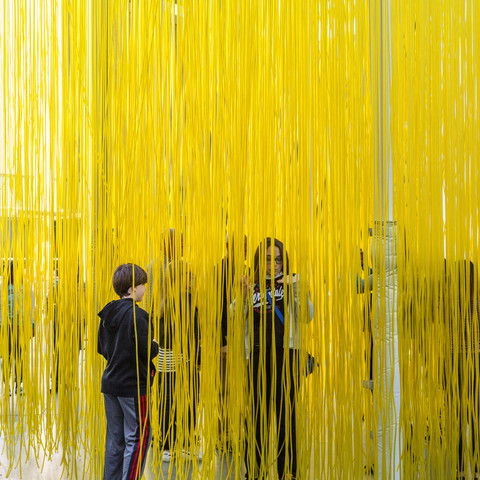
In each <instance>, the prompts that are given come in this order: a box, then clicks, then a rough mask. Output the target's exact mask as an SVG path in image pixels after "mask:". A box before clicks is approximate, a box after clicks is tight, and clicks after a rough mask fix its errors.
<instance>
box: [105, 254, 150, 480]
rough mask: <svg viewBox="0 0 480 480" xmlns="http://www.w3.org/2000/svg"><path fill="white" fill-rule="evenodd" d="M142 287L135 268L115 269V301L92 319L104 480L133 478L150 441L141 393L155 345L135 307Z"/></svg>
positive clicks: (144, 397) (147, 407) (137, 475)
mask: <svg viewBox="0 0 480 480" xmlns="http://www.w3.org/2000/svg"><path fill="white" fill-rule="evenodd" d="M146 283H147V274H146V273H145V271H144V270H143V269H142V268H140V267H139V266H138V265H134V264H131V263H127V264H123V265H120V266H119V267H118V268H117V269H116V270H115V272H114V274H113V288H114V290H115V292H116V293H117V295H118V296H119V297H120V300H114V301H112V302H110V303H108V304H107V305H106V306H105V307H104V308H103V309H102V310H101V311H100V312H99V314H98V316H99V317H100V318H101V321H100V326H99V329H98V353H100V354H101V355H103V356H104V357H105V359H106V360H107V365H106V367H105V370H104V372H103V375H102V393H103V396H104V401H105V414H106V417H107V435H106V440H105V466H104V470H103V478H104V480H117V479H119V480H120V479H122V480H126V479H128V480H136V479H139V478H140V477H141V476H142V473H143V470H144V468H145V460H146V458H147V452H148V447H149V446H150V441H151V437H152V434H151V429H150V419H149V411H150V401H149V398H148V397H147V392H148V395H149V394H150V388H149V387H150V386H151V384H152V381H153V377H154V375H155V367H154V365H153V362H152V359H153V358H154V357H155V356H156V355H157V354H158V343H157V341H156V340H154V339H153V338H152V325H151V323H150V320H149V316H148V313H147V312H146V311H145V310H142V309H141V308H140V307H139V306H137V304H136V302H140V301H141V300H142V298H143V295H144V294H145V290H146V287H145V284H146Z"/></svg>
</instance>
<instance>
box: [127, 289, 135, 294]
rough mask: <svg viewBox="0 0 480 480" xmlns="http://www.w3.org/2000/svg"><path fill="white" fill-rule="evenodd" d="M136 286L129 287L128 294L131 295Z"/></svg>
mask: <svg viewBox="0 0 480 480" xmlns="http://www.w3.org/2000/svg"><path fill="white" fill-rule="evenodd" d="M134 290H135V288H134V287H130V288H129V289H128V294H129V295H131V294H132V293H133V292H134Z"/></svg>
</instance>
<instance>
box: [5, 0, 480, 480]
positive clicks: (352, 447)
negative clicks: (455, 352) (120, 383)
mask: <svg viewBox="0 0 480 480" xmlns="http://www.w3.org/2000/svg"><path fill="white" fill-rule="evenodd" d="M1 10H3V12H2V13H1V14H0V15H1V17H0V29H1V30H0V37H1V40H0V42H1V49H0V55H1V65H2V66H1V68H0V73H1V77H2V83H1V85H2V87H3V91H2V95H0V109H1V112H2V113H1V115H0V119H1V120H0V122H1V123H0V131H1V133H0V135H1V147H2V148H1V159H2V160H1V162H0V169H1V171H0V182H1V190H0V257H1V258H2V262H3V271H2V287H1V319H2V320H1V329H0V352H1V355H2V379H3V382H2V386H1V389H2V392H3V393H2V395H1V397H0V415H1V419H2V422H1V428H2V435H3V436H4V438H5V442H6V448H7V451H8V452H10V454H9V458H10V461H11V463H10V467H11V468H12V467H13V466H14V465H15V463H16V461H17V460H18V458H15V455H14V451H15V449H14V445H15V442H16V441H17V440H18V439H19V438H20V439H21V442H22V444H23V445H24V446H25V448H24V449H22V451H21V456H22V458H24V457H25V458H26V457H28V456H40V454H39V453H38V452H39V451H40V445H42V446H43V447H44V448H46V450H47V451H49V452H52V451H55V450H57V449H58V448H60V447H61V448H62V449H63V451H64V452H65V454H64V455H65V456H64V462H65V468H66V471H67V472H70V473H69V475H72V472H73V471H74V470H75V468H76V467H75V462H76V460H75V459H76V458H77V457H78V456H80V455H82V454H83V453H82V452H83V451H84V452H85V462H84V463H82V464H81V466H80V467H79V468H80V470H82V469H83V471H84V473H85V475H86V478H99V475H100V472H101V469H102V463H103V459H102V457H103V443H104V435H105V422H104V411H103V402H102V398H101V394H100V378H101V373H102V369H103V362H102V360H101V359H100V357H99V355H98V354H97V353H96V333H97V328H98V317H97V316H96V313H97V312H98V311H99V309H100V308H101V307H102V306H103V305H104V304H105V303H106V302H107V301H109V300H111V299H113V298H114V292H113V289H112V287H111V276H112V272H113V270H114V268H115V267H116V266H117V265H118V264H120V263H123V262H127V261H134V262H137V263H139V264H140V265H142V266H143V267H144V268H147V267H149V268H152V269H153V277H152V278H153V288H152V292H153V300H155V298H158V297H159V295H160V291H161V288H160V282H159V279H158V278H157V277H156V276H155V268H158V264H162V262H163V245H164V237H165V234H166V232H167V230H168V229H169V228H174V229H175V230H176V231H177V232H178V233H182V234H183V243H184V252H183V257H184V260H185V261H186V262H187V263H189V264H190V265H191V268H192V270H193V272H194V274H195V283H194V285H195V286H194V291H195V301H196V305H197V306H198V309H199V317H200V322H201V329H202V371H201V384H200V387H199V388H200V404H201V405H202V406H203V409H204V415H203V422H202V423H201V425H199V426H198V429H197V433H198V435H199V436H200V437H201V438H203V444H202V449H203V450H204V456H203V462H202V464H203V467H202V470H201V472H195V473H194V475H195V477H194V478H212V477H211V475H212V471H213V470H212V469H213V468H214V466H213V462H214V458H215V446H216V441H217V432H218V412H219V411H222V410H221V409H220V405H219V402H220V397H219V395H217V394H216V392H218V391H219V389H220V376H219V371H220V357H219V354H218V345H219V336H220V323H219V318H218V315H216V312H217V310H218V301H219V300H218V294H217V292H216V290H217V288H216V279H215V277H214V275H213V274H212V271H213V266H214V265H215V264H217V263H218V262H219V261H220V260H221V258H222V256H224V255H225V253H226V252H225V238H226V235H227V233H228V235H229V238H234V239H235V243H236V244H237V245H241V244H242V243H243V237H244V235H247V237H248V256H247V261H246V265H245V266H244V265H243V258H240V257H237V258H236V262H237V267H238V268H237V269H236V270H237V274H238V275H237V277H238V278H237V277H236V278H235V282H234V285H233V288H234V293H233V294H232V296H233V295H235V296H239V297H240V296H241V281H240V279H241V276H243V275H244V274H248V271H249V270H250V269H251V268H252V265H253V254H254V251H255V248H256V246H257V244H258V243H259V242H260V241H261V240H262V239H263V238H264V237H265V236H267V235H274V236H276V237H278V238H280V239H282V240H283V241H284V243H285V245H286V248H287V250H288V253H289V256H290V259H291V262H292V264H293V269H294V270H295V271H296V272H297V273H298V275H299V278H301V279H302V280H303V282H304V284H305V285H308V288H309V290H310V294H311V298H312V301H313V304H314V310H315V316H314V321H313V322H312V324H310V325H309V326H308V327H307V328H305V329H304V331H303V336H302V349H303V350H304V351H307V350H308V351H310V352H312V353H314V354H315V357H316V359H317V360H318V362H319V366H318V368H317V369H316V370H315V372H314V373H313V374H312V375H310V376H309V377H308V378H304V379H302V383H301V385H299V402H300V405H302V408H299V409H298V414H299V424H300V425H301V428H300V427H299V429H298V430H299V434H298V442H299V452H301V453H300V454H299V455H300V459H301V460H300V461H299V469H300V471H299V474H300V475H301V476H300V478H315V479H317V478H336V477H337V476H339V477H341V478H361V476H362V474H363V471H364V465H369V464H371V463H375V462H376V464H377V465H378V462H379V459H378V453H376V448H375V447H374V446H373V445H371V444H370V440H369V437H370V435H369V432H370V430H375V429H376V428H377V427H378V425H377V424H378V417H380V416H382V415H383V416H384V417H385V416H393V415H394V414H395V412H394V411H393V400H392V398H391V397H390V396H387V397H386V398H381V399H377V400H378V401H374V400H373V397H375V392H374V395H373V397H372V395H371V393H370V392H369V391H368V390H367V389H364V388H362V382H363V380H365V379H366V378H368V375H369V374H368V366H367V363H366V361H365V358H366V351H368V341H369V340H368V339H369V334H368V328H365V323H368V321H367V322H366V317H368V314H367V312H368V311H373V312H377V311H378V312H380V314H375V315H374V314H371V315H370V319H372V318H373V323H374V326H373V329H374V330H375V328H380V327H382V325H384V324H385V322H386V319H388V318H389V316H388V311H389V310H390V309H392V308H393V306H392V305H391V304H390V302H389V301H388V298H386V297H385V295H383V296H382V295H380V296H378V295H375V294H374V295H372V302H373V306H370V307H369V298H370V296H369V295H368V294H364V295H359V294H357V286H356V282H357V280H356V279H357V277H358V276H359V275H360V276H362V275H363V273H362V269H361V265H360V255H359V250H360V248H361V249H363V251H364V263H365V266H364V268H365V271H368V269H369V268H370V267H374V265H373V263H372V258H373V257H374V256H375V255H374V253H375V252H373V249H374V245H375V241H373V240H372V239H371V237H370V236H369V234H368V232H369V228H374V227H375V225H378V222H382V221H384V222H386V221H388V220H395V221H396V232H397V237H396V238H397V279H398V295H397V308H396V309H397V314H398V317H397V318H398V321H399V337H398V341H399V343H398V349H399V360H400V372H401V385H402V396H401V399H402V400H401V409H400V411H397V412H396V415H397V416H398V418H399V426H400V428H401V431H400V429H399V430H398V434H399V435H401V436H402V442H403V443H402V447H401V448H402V459H401V469H400V470H401V471H402V472H403V477H404V478H414V477H413V475H414V473H413V472H417V474H418V476H419V477H418V478H427V474H429V472H430V468H432V469H433V470H434V471H436V472H439V473H438V475H439V477H438V478H442V476H441V475H444V474H445V472H444V469H445V468H447V467H446V465H450V466H451V468H455V465H456V463H455V462H456V454H455V451H456V447H455V445H456V443H457V442H458V432H455V427H454V422H453V420H452V419H453V418H454V417H455V415H456V413H455V412H456V411H457V410H456V407H457V406H458V404H459V403H460V402H463V403H464V404H465V403H468V404H469V405H471V406H472V408H473V406H474V408H475V412H477V415H476V417H475V418H476V419H477V418H478V408H479V407H478V398H479V397H478V392H476V393H475V396H471V395H470V396H468V395H467V394H466V393H465V392H463V393H460V395H459V396H457V397H455V399H454V400H453V402H450V403H449V402H448V401H447V396H448V395H447V393H446V391H445V388H443V387H442V385H443V384H442V382H443V378H444V373H443V372H444V367H443V365H444V363H446V362H447V361H448V359H449V358H451V356H452V352H451V349H450V350H449V348H450V347H449V344H448V341H445V338H446V336H448V333H449V332H450V331H451V325H448V323H446V322H445V321H444V315H443V311H442V308H440V307H439V305H440V304H442V303H443V304H445V305H446V307H445V308H446V309H447V310H448V311H452V312H455V311H456V310H458V307H457V303H458V302H456V301H455V300H454V298H455V295H456V293H455V292H457V296H458V291H459V289H460V290H461V287H462V285H461V282H459V281H458V275H457V271H456V268H457V267H455V264H454V263H451V264H448V265H450V266H449V267H448V268H447V276H448V278H451V282H450V283H449V288H448V289H445V288H444V287H443V281H444V277H445V274H444V273H443V272H444V257H445V256H446V258H447V260H450V261H452V262H453V261H454V260H461V259H468V260H472V261H473V262H474V265H475V267H476V273H477V281H476V283H475V288H476V289H477V292H478V264H479V252H478V250H479V249H478V245H479V243H480V241H479V240H480V239H479V235H480V231H479V230H480V229H479V204H480V198H479V188H480V187H479V185H480V161H479V146H480V128H479V121H478V115H479V107H478V83H477V81H478V78H477V77H478V74H477V72H478V68H479V62H478V45H480V38H479V35H480V33H479V32H480V28H479V20H480V12H479V10H480V6H479V4H478V2H476V1H474V0H466V1H462V2H454V1H448V0H447V1H442V2H438V1H437V0H430V1H423V2H415V1H405V2H385V1H380V0H371V1H358V0H355V1H345V2H343V1H341V2H340V1H334V0H331V1H324V2H323V1H322V2H318V1H312V0H305V1H302V2H291V1H281V2H278V1H270V0H268V1H262V2H255V1H254V2H234V1H228V0H227V1H225V0H223V1H220V0H217V1H215V0H210V1H208V2H179V3H178V5H175V2H173V1H167V0H165V1H163V2H157V1H142V2H137V1H132V2H126V1H125V2H122V1H116V2H115V1H109V2H107V1H93V0H81V1H79V0H70V1H68V2H59V1H57V2H55V1H49V2H43V1H33V0H32V1H28V0H19V1H16V2H12V1H10V0H4V1H3V8H2V9H1ZM175 11H177V12H178V15H177V16H176V17H175ZM374 230H375V229H374ZM176 239H177V245H176V247H177V248H178V247H179V236H177V237H176ZM378 245H379V246H380V251H381V254H380V257H382V255H385V253H386V250H385V249H386V247H385V244H384V242H383V241H382V239H380V241H379V242H378ZM9 259H10V260H13V264H14V269H15V280H14V288H15V290H17V291H18V290H19V289H22V291H23V296H22V297H21V300H18V301H16V302H15V307H14V308H15V312H17V311H18V312H20V315H19V318H20V319H21V320H19V333H18V338H16V340H14V341H17V342H18V344H19V347H20V350H21V355H18V356H17V361H14V360H15V359H14V356H12V355H10V356H9V355H8V350H9V345H8V332H7V328H6V326H7V320H6V319H7V318H8V302H7V290H6V282H5V280H4V278H5V274H6V268H5V265H6V263H7V261H8V260H9ZM156 265H157V267H156ZM452 265H453V266H452ZM55 269H57V270H58V271H57V274H54V271H55ZM385 269H386V267H385V263H380V267H379V268H374V270H373V281H374V285H381V284H382V282H384V281H385ZM54 275H58V288H57V289H54V288H53V287H54V285H55V283H56V282H57V280H55V278H54ZM180 283H181V284H182V285H184V284H185V283H186V277H185V275H184V276H183V277H182V279H181V280H180ZM374 291H375V287H374ZM379 291H382V290H381V289H380V290H379ZM171 295H173V294H171ZM460 295H461V296H462V298H464V297H465V294H464V293H463V294H460ZM439 299H441V300H439ZM151 304H152V299H151V298H149V299H147V301H146V302H145V304H144V305H147V306H150V305H151ZM149 308H150V307H149ZM55 315H56V318H57V319H58V323H57V326H56V328H55V330H56V332H55V334H56V342H55V348H54V341H53V335H54V329H53V326H54V316H55ZM455 318H456V317H455ZM367 320H368V318H367ZM186 321H187V320H186V319H179V322H184V323H185V322H186ZM33 322H34V324H35V335H34V336H33V331H32V323H33ZM453 322H454V325H453V328H456V327H458V325H457V323H455V322H457V320H454V321H453ZM231 324H232V328H231V330H230V332H231V333H229V354H228V359H227V367H228V370H227V371H229V372H235V374H233V375H229V376H228V380H227V383H228V387H229V389H230V394H229V396H227V403H228V411H229V415H228V422H229V423H228V428H229V431H230V435H231V441H232V447H233V455H234V458H236V459H237V460H238V462H236V469H237V472H236V473H237V474H238V473H239V470H238V469H239V468H240V464H241V461H240V460H241V459H242V458H243V457H242V455H243V454H242V441H243V439H244V436H245V431H244V428H243V422H244V414H245V405H246V394H245V392H246V390H245V386H246V383H245V380H244V376H243V375H242V372H244V357H243V353H242V348H243V337H244V331H243V319H242V313H241V312H240V310H239V309H237V310H236V313H235V318H234V319H232V323H231ZM179 327H180V325H179ZM472 334H473V335H474V336H476V338H477V339H478V325H477V326H476V328H475V329H474V331H473V332H472ZM80 344H82V346H83V349H84V350H83V356H82V358H83V361H82V362H81V364H80V368H79V367H78V355H79V352H78V346H79V345H80ZM477 344H478V341H477ZM389 348H390V346H389ZM388 353H389V351H388V350H386V351H385V352H383V353H382V354H383V355H388ZM367 356H368V355H367ZM57 362H58V365H59V368H58V382H59V384H60V385H61V387H60V388H59V392H58V403H57V402H56V398H55V388H51V385H54V383H55V376H56V370H57V369H56V364H57ZM14 370H16V374H17V377H20V376H21V375H22V378H23V396H21V397H20V396H15V395H10V393H11V392H12V391H13V389H14V377H15V374H14ZM468 372H469V373H468V374H469V375H470V376H471V377H469V378H473V375H472V372H473V366H470V367H469V370H468ZM453 376H454V375H453ZM155 385H156V384H155ZM155 385H154V388H153V391H152V397H153V399H152V404H153V409H152V426H153V436H154V442H153V444H152V455H153V462H154V464H155V465H159V463H160V462H161V457H160V456H159V453H160V448H159V445H158V440H156V439H158V438H159V435H158V415H159V410H158V404H159V401H160V399H159V398H158V397H159V393H158V388H157V387H156V386H155ZM449 398H450V397H449ZM472 398H476V399H477V400H476V402H477V403H476V404H475V405H474V404H473V401H472ZM179 405H180V406H179V411H180V412H186V411H187V408H188V396H187V395H185V396H183V397H182V399H180V400H179ZM14 411H17V412H18V417H17V419H18V423H14V418H15V417H14V416H12V412H14ZM182 418H183V417H182ZM182 418H181V419H180V422H182V421H185V420H182ZM362 418H363V419H364V420H365V421H364V422H363V421H362ZM475 421H477V420H475ZM477 431H478V430H477ZM427 432H428V435H427ZM477 435H478V434H477ZM426 438H427V439H428V440H426ZM394 441H396V442H398V441H399V438H393V437H392V438H389V439H387V442H394ZM425 452H426V453H425ZM467 455H469V457H468V458H469V459H470V460H474V458H473V456H472V454H467ZM478 457H479V454H478V453H476V454H475V459H476V460H477V461H479V460H480V459H479V458H478ZM445 458H447V459H448V461H447V462H445ZM43 460H44V459H43V458H42V457H41V458H39V461H40V462H43ZM397 461H400V460H399V459H397ZM449 468H450V467H449ZM392 475H393V474H392ZM392 478H393V477H392Z"/></svg>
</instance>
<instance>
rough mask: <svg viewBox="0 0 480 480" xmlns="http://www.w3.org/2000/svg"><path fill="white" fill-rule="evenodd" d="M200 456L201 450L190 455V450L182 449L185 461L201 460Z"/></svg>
mask: <svg viewBox="0 0 480 480" xmlns="http://www.w3.org/2000/svg"><path fill="white" fill-rule="evenodd" d="M202 456H203V454H202V451H201V450H198V451H197V452H195V454H191V453H190V450H187V449H186V448H184V449H182V457H183V458H185V459H187V460H190V459H193V458H196V459H197V460H201V459H202Z"/></svg>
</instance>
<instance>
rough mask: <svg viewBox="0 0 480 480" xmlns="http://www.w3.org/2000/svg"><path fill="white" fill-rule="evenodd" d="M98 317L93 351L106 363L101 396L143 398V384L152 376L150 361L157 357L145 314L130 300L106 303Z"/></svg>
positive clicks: (146, 314)
mask: <svg viewBox="0 0 480 480" xmlns="http://www.w3.org/2000/svg"><path fill="white" fill-rule="evenodd" d="M134 307H135V310H134ZM98 316H99V317H100V318H101V320H100V326H99V328H98V347H97V350H98V353H99V354H100V355H103V356H104V357H105V360H107V366H106V367H105V370H104V372H103V375H102V393H106V394H110V395H116V396H119V397H135V396H137V395H138V394H139V391H140V395H145V394H146V391H147V384H148V383H147V382H148V381H150V385H151V384H152V381H153V377H154V375H155V367H154V364H153V362H152V359H153V358H154V357H156V356H157V355H158V344H157V342H154V341H153V330H152V326H151V324H150V321H149V317H148V313H147V312H146V311H145V310H142V309H141V308H140V307H139V306H138V305H136V304H135V303H134V302H133V300H132V299H131V298H124V299H120V300H114V301H113V302H110V303H108V304H107V305H106V306H105V307H104V308H103V309H102V310H101V311H100V312H99V313H98ZM137 352H138V356H137ZM137 358H138V374H137Z"/></svg>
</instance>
